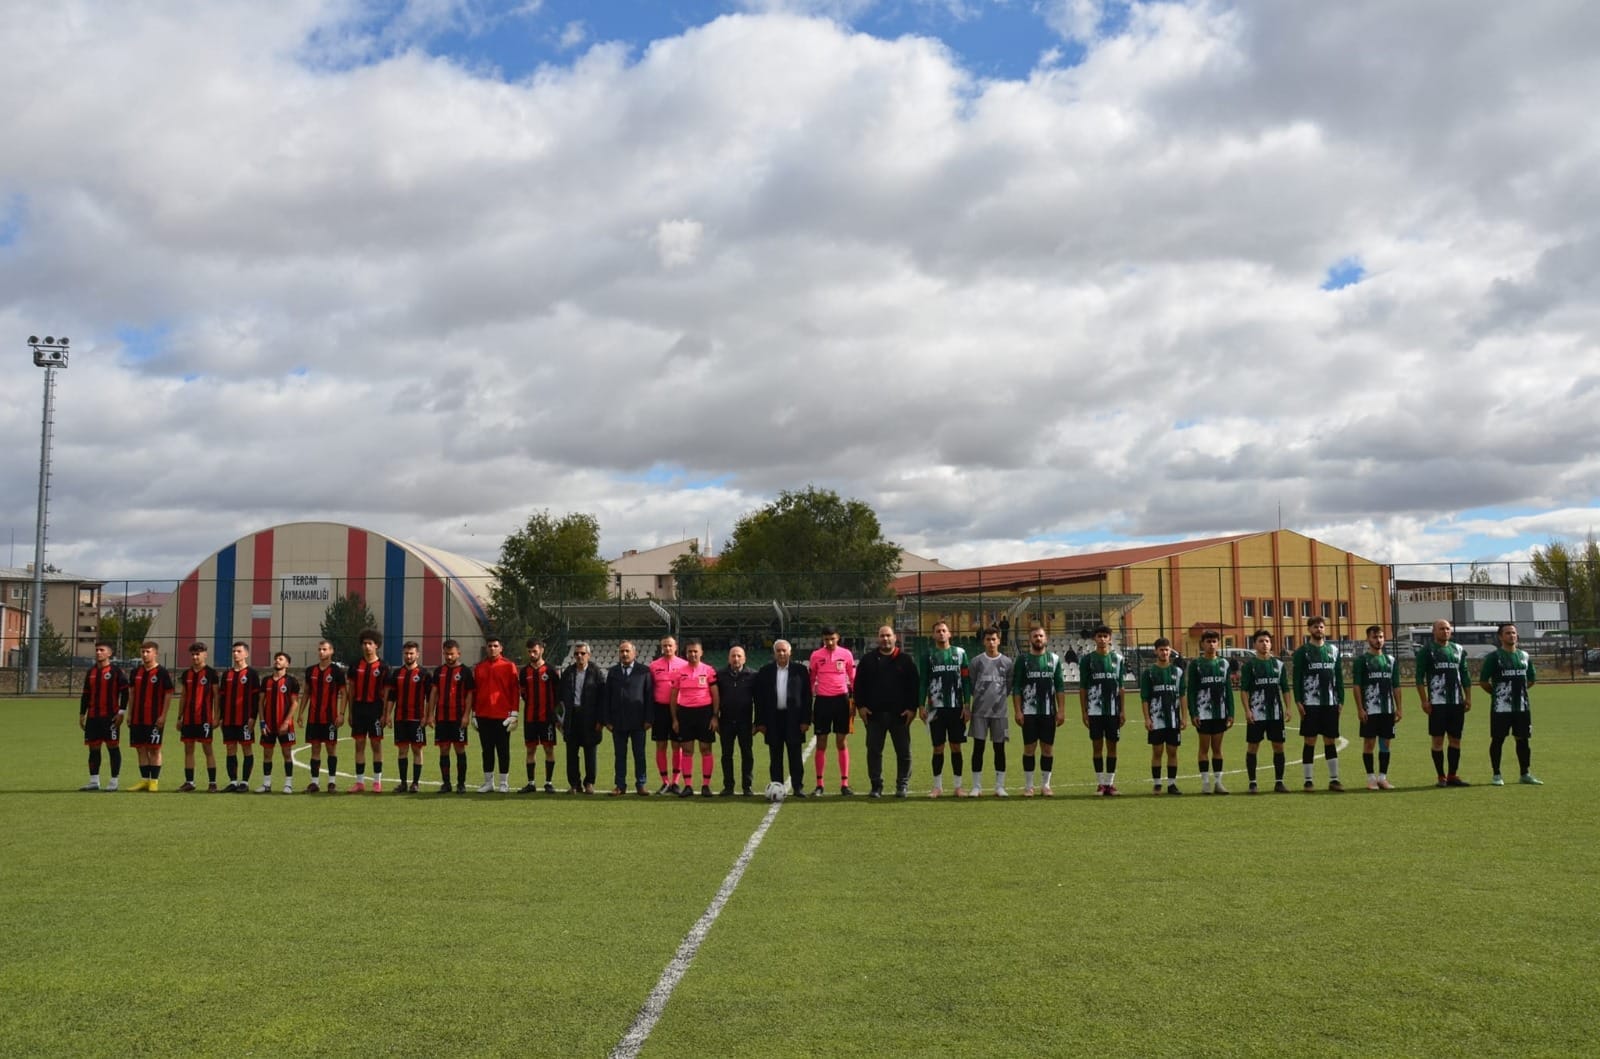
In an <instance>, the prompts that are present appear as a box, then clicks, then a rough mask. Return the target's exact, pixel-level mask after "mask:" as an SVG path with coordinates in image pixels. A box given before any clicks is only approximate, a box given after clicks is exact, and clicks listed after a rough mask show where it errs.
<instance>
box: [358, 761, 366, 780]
mask: <svg viewBox="0 0 1600 1059" xmlns="http://www.w3.org/2000/svg"><path fill="white" fill-rule="evenodd" d="M366 778H367V763H366V762H365V761H357V762H356V782H357V783H360V782H361V781H362V780H364V779H366Z"/></svg>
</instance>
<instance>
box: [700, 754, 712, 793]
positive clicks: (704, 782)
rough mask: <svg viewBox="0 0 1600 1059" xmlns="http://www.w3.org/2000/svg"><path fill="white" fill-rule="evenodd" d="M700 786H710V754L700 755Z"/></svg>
mask: <svg viewBox="0 0 1600 1059" xmlns="http://www.w3.org/2000/svg"><path fill="white" fill-rule="evenodd" d="M700 785H701V786H703V787H709V786H711V755H710V754H704V753H702V754H701V755H700Z"/></svg>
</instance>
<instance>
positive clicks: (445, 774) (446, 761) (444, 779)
mask: <svg viewBox="0 0 1600 1059" xmlns="http://www.w3.org/2000/svg"><path fill="white" fill-rule="evenodd" d="M439 782H441V783H446V784H447V783H449V782H450V758H449V756H448V755H445V754H440V755H439Z"/></svg>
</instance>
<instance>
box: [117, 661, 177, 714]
mask: <svg viewBox="0 0 1600 1059" xmlns="http://www.w3.org/2000/svg"><path fill="white" fill-rule="evenodd" d="M171 694H172V674H171V673H169V672H167V667H166V666H156V667H155V668H154V669H146V668H145V667H144V666H134V667H133V672H132V674H130V675H129V677H128V723H129V724H130V725H153V724H155V723H156V722H157V721H159V720H160V719H161V713H162V711H163V710H165V709H166V708H167V697H168V696H170V695H171Z"/></svg>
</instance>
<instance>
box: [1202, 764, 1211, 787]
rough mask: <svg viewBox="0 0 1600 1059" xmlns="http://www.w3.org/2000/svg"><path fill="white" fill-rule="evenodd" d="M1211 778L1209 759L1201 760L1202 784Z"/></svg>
mask: <svg viewBox="0 0 1600 1059" xmlns="http://www.w3.org/2000/svg"><path fill="white" fill-rule="evenodd" d="M1210 777H1211V762H1210V760H1209V759H1207V758H1201V759H1200V779H1201V781H1202V782H1204V781H1205V780H1207V779H1209V778H1210Z"/></svg>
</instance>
